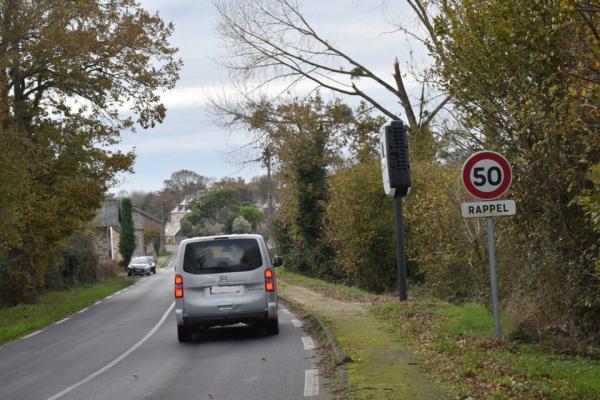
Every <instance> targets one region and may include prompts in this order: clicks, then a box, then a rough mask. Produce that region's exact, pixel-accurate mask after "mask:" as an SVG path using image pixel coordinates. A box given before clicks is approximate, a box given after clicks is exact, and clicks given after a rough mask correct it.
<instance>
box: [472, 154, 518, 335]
mask: <svg viewBox="0 0 600 400" xmlns="http://www.w3.org/2000/svg"><path fill="white" fill-rule="evenodd" d="M461 178H462V182H463V185H464V186H465V188H466V189H467V191H468V192H469V193H470V194H471V195H473V196H474V197H476V198H478V199H481V200H486V201H480V202H473V203H462V204H461V211H462V216H463V217H464V218H485V219H486V223H487V239H488V259H489V264H490V286H491V295H492V313H493V316H494V334H495V337H496V339H500V337H501V333H502V332H501V327H500V307H499V305H498V284H497V282H496V246H495V242H494V219H493V217H501V216H507V215H514V214H515V213H516V212H517V209H516V205H515V201H514V200H496V199H498V198H499V197H501V196H502V195H504V193H506V191H507V190H508V188H509V187H510V184H511V182H512V169H511V168H510V164H509V163H508V161H507V160H506V158H504V157H503V156H502V155H500V154H498V153H495V152H493V151H480V152H477V153H475V154H472V155H471V156H470V157H469V158H468V159H467V161H465V164H464V165H463V169H462V173H461ZM491 200H493V201H491Z"/></svg>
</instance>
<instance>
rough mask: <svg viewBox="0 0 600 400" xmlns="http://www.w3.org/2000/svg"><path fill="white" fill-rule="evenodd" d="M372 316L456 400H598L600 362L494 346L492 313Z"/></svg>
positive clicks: (399, 309)
mask: <svg viewBox="0 0 600 400" xmlns="http://www.w3.org/2000/svg"><path fill="white" fill-rule="evenodd" d="M373 311H374V312H375V314H376V315H377V316H378V317H379V318H380V319H382V320H385V321H386V322H387V323H388V324H389V326H390V330H391V331H392V332H394V334H395V335H396V337H397V338H398V340H402V341H405V342H408V343H409V344H410V345H412V346H413V347H414V348H415V349H416V352H417V354H418V357H419V358H420V359H421V360H423V362H424V365H425V368H426V369H427V370H429V371H431V372H432V373H434V374H436V375H437V376H438V377H439V378H440V379H441V380H443V381H445V382H446V383H448V384H450V385H451V386H452V387H453V388H454V392H455V393H456V394H457V397H458V398H485V399H498V400H499V399H517V398H518V399H557V400H559V399H560V400H562V399H565V400H566V399H599V398H600V379H598V377H600V361H598V360H592V359H589V358H585V357H575V356H566V355H557V354H553V353H548V352H547V351H545V350H544V349H543V348H542V347H540V346H538V345H535V344H525V343H517V342H496V341H495V340H493V339H492V338H493V321H492V317H491V315H490V312H489V311H488V310H487V309H486V308H485V307H483V306H481V305H478V304H463V305H453V304H448V303H445V302H441V301H417V302H409V303H406V304H400V303H397V302H389V303H380V304H377V305H375V306H374V307H373Z"/></svg>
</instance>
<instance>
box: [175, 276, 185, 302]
mask: <svg viewBox="0 0 600 400" xmlns="http://www.w3.org/2000/svg"><path fill="white" fill-rule="evenodd" d="M182 297H183V277H182V276H181V275H175V298H176V299H180V298H182Z"/></svg>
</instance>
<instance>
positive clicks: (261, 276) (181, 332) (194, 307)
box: [175, 235, 281, 342]
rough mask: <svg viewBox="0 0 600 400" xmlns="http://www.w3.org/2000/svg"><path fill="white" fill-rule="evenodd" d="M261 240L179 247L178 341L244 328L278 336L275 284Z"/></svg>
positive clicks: (234, 238) (191, 242)
mask: <svg viewBox="0 0 600 400" xmlns="http://www.w3.org/2000/svg"><path fill="white" fill-rule="evenodd" d="M279 265H281V259H279V258H277V257H276V258H275V260H274V261H273V262H271V258H270V256H269V251H268V249H267V245H266V244H265V240H264V239H263V237H262V236H260V235H227V236H206V237H196V238H191V239H186V240H184V241H182V242H181V244H180V245H179V251H178V254H177V261H176V263H175V316H176V320H177V338H178V339H179V341H180V342H188V341H190V340H191V338H192V333H193V332H194V331H195V330H199V329H204V328H209V327H211V326H216V325H229V324H236V323H239V322H243V323H246V324H253V325H261V326H263V327H264V328H265V329H266V330H267V332H268V333H269V334H272V335H276V334H277V333H279V325H278V319H277V284H276V281H275V271H274V269H273V268H274V267H276V266H279Z"/></svg>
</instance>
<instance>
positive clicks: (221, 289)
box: [210, 285, 243, 294]
mask: <svg viewBox="0 0 600 400" xmlns="http://www.w3.org/2000/svg"><path fill="white" fill-rule="evenodd" d="M242 288H243V287H242V286H241V285H235V286H212V287H211V288H210V294H222V293H242Z"/></svg>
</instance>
